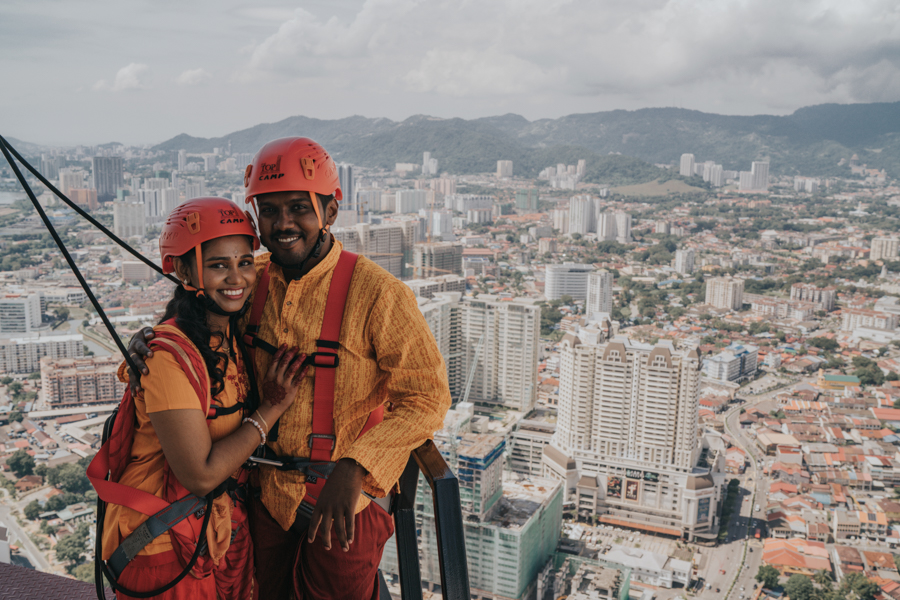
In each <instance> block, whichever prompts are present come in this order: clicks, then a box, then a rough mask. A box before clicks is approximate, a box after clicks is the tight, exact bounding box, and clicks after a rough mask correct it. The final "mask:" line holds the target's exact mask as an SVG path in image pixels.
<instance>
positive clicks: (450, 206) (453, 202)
mask: <svg viewBox="0 0 900 600" xmlns="http://www.w3.org/2000/svg"><path fill="white" fill-rule="evenodd" d="M493 205H494V198H493V196H482V195H478V194H448V195H446V196H444V208H446V209H447V210H453V211H456V212H460V213H462V214H466V213H467V212H469V211H470V210H478V209H482V208H491V207H492V206H493Z"/></svg>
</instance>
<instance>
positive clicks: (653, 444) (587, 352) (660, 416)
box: [554, 334, 700, 471]
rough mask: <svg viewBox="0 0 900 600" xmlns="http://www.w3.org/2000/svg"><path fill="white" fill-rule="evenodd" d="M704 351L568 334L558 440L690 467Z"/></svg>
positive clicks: (572, 449)
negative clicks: (587, 340) (586, 339)
mask: <svg viewBox="0 0 900 600" xmlns="http://www.w3.org/2000/svg"><path fill="white" fill-rule="evenodd" d="M699 398H700V355H699V352H698V351H697V349H696V348H688V349H685V350H681V351H678V350H676V349H675V348H674V346H672V344H671V343H670V342H661V343H660V344H657V345H656V346H650V345H648V344H639V343H637V342H633V341H631V340H629V339H628V338H624V337H616V338H614V339H613V340H612V341H609V342H604V343H601V344H589V343H582V341H581V340H580V339H579V338H578V337H576V336H575V335H573V334H566V336H565V337H564V338H563V352H562V363H561V368H560V387H559V413H558V418H557V428H556V434H555V436H554V445H555V446H556V447H558V448H559V449H560V450H562V451H563V452H565V453H566V454H568V455H572V454H574V453H576V452H577V453H579V454H580V453H595V454H597V455H599V456H603V457H607V458H615V457H621V458H627V459H630V460H633V461H638V462H641V463H645V464H646V466H651V465H654V466H661V465H665V466H670V467H676V468H678V469H683V470H685V471H689V470H690V469H691V468H692V467H693V466H694V463H695V461H696V453H697V422H698V406H699V405H698V402H699Z"/></svg>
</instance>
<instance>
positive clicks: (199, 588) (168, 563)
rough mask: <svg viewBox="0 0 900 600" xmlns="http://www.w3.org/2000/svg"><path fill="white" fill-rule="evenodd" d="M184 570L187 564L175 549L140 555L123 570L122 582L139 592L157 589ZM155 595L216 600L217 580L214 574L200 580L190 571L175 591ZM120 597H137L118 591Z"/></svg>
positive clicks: (182, 599)
mask: <svg viewBox="0 0 900 600" xmlns="http://www.w3.org/2000/svg"><path fill="white" fill-rule="evenodd" d="M182 570H184V567H183V566H182V565H181V562H180V561H179V560H178V557H177V556H176V555H175V552H174V551H173V550H170V551H169V552H162V553H160V554H151V555H150V556H144V555H138V556H135V557H134V560H132V561H131V562H130V563H129V564H128V566H127V567H125V570H124V571H122V575H121V576H120V577H119V581H118V583H119V584H121V585H122V586H123V587H126V588H128V589H129V590H134V591H135V592H144V591H148V590H155V589H157V588H160V587H162V586H164V585H166V584H167V583H169V582H170V581H172V580H173V579H175V578H176V577H178V575H179V574H180V573H181V571H182ZM153 597H154V598H157V599H160V600H207V599H209V600H215V598H216V580H215V578H214V577H213V576H212V575H211V574H210V575H207V576H206V577H204V578H203V579H197V578H196V577H194V576H193V575H192V574H191V573H188V574H187V575H186V576H185V577H184V579H182V580H181V581H179V582H178V585H176V586H175V587H173V588H172V589H171V590H169V591H167V592H165V593H163V594H160V595H159V596H153ZM116 598H117V600H131V599H132V598H133V596H126V595H125V594H123V593H121V592H116Z"/></svg>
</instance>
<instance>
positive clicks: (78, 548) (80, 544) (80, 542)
mask: <svg viewBox="0 0 900 600" xmlns="http://www.w3.org/2000/svg"><path fill="white" fill-rule="evenodd" d="M82 525H87V523H80V524H79V525H78V528H77V529H76V530H75V533H72V534H69V535H67V536H66V537H64V538H63V539H61V540H59V542H58V543H57V544H56V558H57V559H58V560H59V561H60V562H71V563H76V564H78V563H81V561H82V558H83V557H82V555H83V554H84V551H85V550H86V549H87V533H82V532H81V526H82Z"/></svg>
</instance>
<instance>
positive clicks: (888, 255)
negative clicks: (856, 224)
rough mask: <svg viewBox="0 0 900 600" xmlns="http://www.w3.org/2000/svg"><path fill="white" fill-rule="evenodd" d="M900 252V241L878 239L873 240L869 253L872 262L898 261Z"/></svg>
mask: <svg viewBox="0 0 900 600" xmlns="http://www.w3.org/2000/svg"><path fill="white" fill-rule="evenodd" d="M898 250H900V240H898V239H897V238H894V237H877V238H874V239H873V240H872V248H871V250H870V252H869V259H871V260H896V258H897V254H898Z"/></svg>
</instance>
